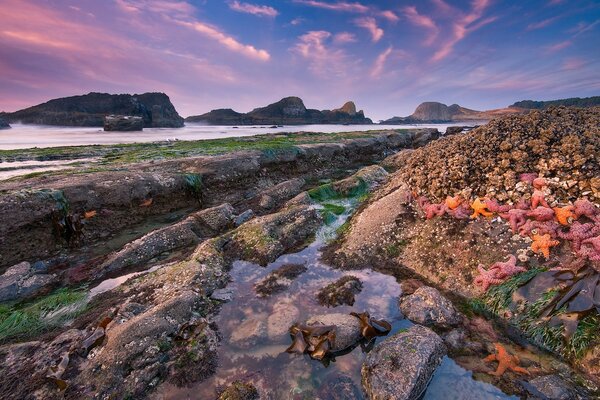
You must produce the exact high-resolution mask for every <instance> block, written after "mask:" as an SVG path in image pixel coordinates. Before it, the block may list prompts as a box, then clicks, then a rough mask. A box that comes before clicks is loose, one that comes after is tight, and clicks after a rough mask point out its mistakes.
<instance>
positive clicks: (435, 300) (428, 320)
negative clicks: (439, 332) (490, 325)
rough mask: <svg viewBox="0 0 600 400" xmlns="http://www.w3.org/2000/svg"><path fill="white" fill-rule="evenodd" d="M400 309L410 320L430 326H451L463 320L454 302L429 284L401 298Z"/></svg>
mask: <svg viewBox="0 0 600 400" xmlns="http://www.w3.org/2000/svg"><path fill="white" fill-rule="evenodd" d="M400 310H401V311H402V313H403V314H404V315H406V317H407V318H408V319H409V320H411V321H413V322H416V323H418V324H421V325H425V326H430V327H431V326H433V327H439V328H449V327H451V326H456V325H458V324H459V323H460V322H461V315H460V314H459V313H458V311H456V309H455V308H454V306H453V305H452V303H451V302H450V301H449V300H448V299H446V298H445V297H444V296H442V295H441V294H440V292H438V291H437V289H435V288H432V287H428V286H423V287H421V288H419V289H417V290H416V291H415V292H414V293H413V294H411V295H410V296H406V297H403V298H402V299H400Z"/></svg>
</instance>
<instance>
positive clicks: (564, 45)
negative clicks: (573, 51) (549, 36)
mask: <svg viewBox="0 0 600 400" xmlns="http://www.w3.org/2000/svg"><path fill="white" fill-rule="evenodd" d="M572 44H573V42H572V41H570V40H565V41H562V42H559V43H555V44H552V45H549V46H546V47H545V49H546V51H547V52H549V53H555V52H557V51H561V50H563V49H566V48H567V47H569V46H570V45H572Z"/></svg>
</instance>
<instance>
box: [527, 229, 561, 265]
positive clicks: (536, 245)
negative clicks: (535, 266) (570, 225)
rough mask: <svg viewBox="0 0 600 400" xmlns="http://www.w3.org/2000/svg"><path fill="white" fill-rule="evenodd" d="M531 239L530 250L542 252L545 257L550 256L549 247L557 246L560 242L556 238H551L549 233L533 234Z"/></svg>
mask: <svg viewBox="0 0 600 400" xmlns="http://www.w3.org/2000/svg"><path fill="white" fill-rule="evenodd" d="M532 239H533V243H531V250H533V252H534V253H542V254H543V255H544V257H545V258H546V259H548V257H550V247H554V246H558V244H559V243H560V242H559V241H558V240H552V237H551V236H550V234H549V233H546V234H545V235H533V236H532Z"/></svg>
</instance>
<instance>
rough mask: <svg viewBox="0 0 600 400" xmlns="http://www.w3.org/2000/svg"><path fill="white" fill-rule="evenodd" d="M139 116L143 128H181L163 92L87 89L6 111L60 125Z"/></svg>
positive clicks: (26, 120) (23, 119)
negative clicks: (81, 92) (119, 92)
mask: <svg viewBox="0 0 600 400" xmlns="http://www.w3.org/2000/svg"><path fill="white" fill-rule="evenodd" d="M111 114H114V115H130V116H137V117H142V119H143V123H144V127H146V128H180V127H182V126H183V118H181V117H180V116H179V114H178V113H177V111H176V110H175V107H174V106H173V104H172V103H171V100H170V99H169V97H168V96H167V95H166V94H164V93H144V94H134V95H130V94H108V93H94V92H92V93H88V94H86V95H82V96H71V97H63V98H60V99H54V100H50V101H48V102H46V103H43V104H39V105H37V106H33V107H29V108H26V109H23V110H19V111H16V112H13V113H8V114H6V115H5V117H6V119H7V120H8V121H9V122H20V123H23V124H38V125H60V126H99V127H102V126H104V117H105V116H106V115H111Z"/></svg>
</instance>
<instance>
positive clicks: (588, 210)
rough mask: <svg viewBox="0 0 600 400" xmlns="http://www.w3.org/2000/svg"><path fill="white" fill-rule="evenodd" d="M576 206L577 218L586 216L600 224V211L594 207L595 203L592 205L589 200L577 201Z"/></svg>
mask: <svg viewBox="0 0 600 400" xmlns="http://www.w3.org/2000/svg"><path fill="white" fill-rule="evenodd" d="M574 205H575V215H576V216H577V218H579V217H581V216H582V215H585V216H586V217H588V218H589V219H591V220H593V221H596V222H600V218H599V217H598V214H599V213H600V210H599V209H598V208H597V207H596V206H595V205H594V203H592V202H591V201H589V200H588V199H580V200H577V201H575V203H574Z"/></svg>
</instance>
